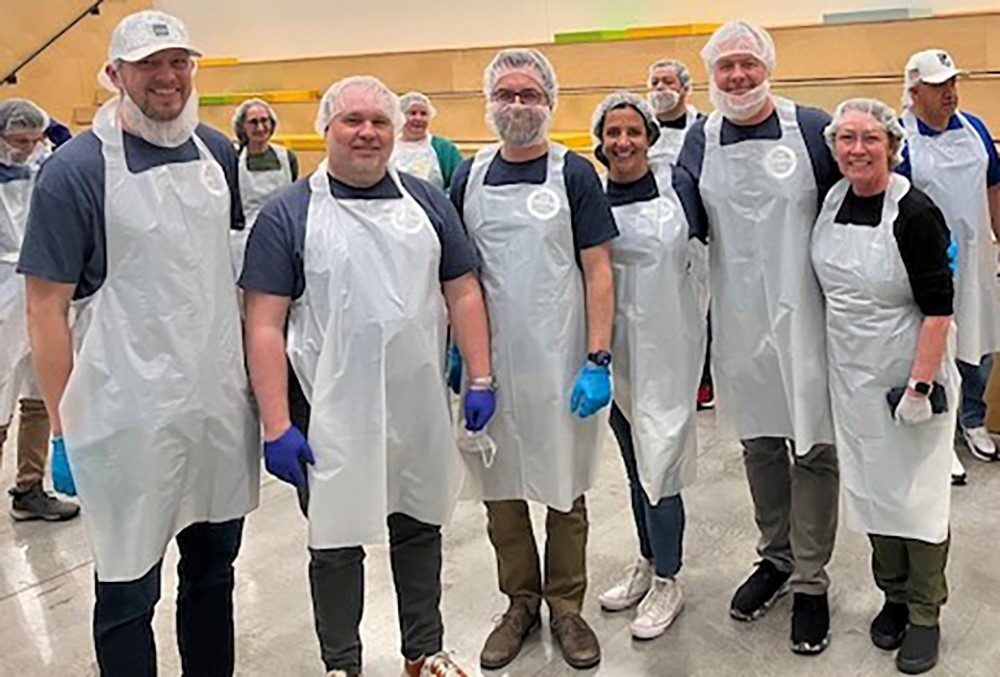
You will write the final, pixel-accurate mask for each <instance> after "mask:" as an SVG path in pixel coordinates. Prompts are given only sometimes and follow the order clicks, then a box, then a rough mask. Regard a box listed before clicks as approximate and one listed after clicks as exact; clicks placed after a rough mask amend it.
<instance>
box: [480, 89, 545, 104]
mask: <svg viewBox="0 0 1000 677" xmlns="http://www.w3.org/2000/svg"><path fill="white" fill-rule="evenodd" d="M490 98H492V99H493V100H494V101H499V102H500V103H514V101H515V100H517V99H520V100H521V103H523V104H524V105H525V106H537V105H538V104H540V103H542V102H543V101H544V100H545V94H544V93H542V92H540V91H538V90H537V89H521V90H514V89H497V90H494V92H493V93H492V94H491V95H490Z"/></svg>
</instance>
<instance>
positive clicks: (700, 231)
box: [608, 171, 708, 242]
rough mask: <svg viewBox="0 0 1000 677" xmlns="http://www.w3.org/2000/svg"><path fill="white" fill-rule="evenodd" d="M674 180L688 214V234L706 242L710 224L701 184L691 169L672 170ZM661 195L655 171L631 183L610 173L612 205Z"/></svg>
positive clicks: (609, 183) (647, 199)
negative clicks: (699, 197)
mask: <svg viewBox="0 0 1000 677" xmlns="http://www.w3.org/2000/svg"><path fill="white" fill-rule="evenodd" d="M670 183H671V184H672V185H673V189H674V192H675V193H677V197H678V199H679V200H680V202H681V207H682V208H683V209H684V215H685V216H686V217H687V222H688V237H696V238H698V239H699V240H701V241H702V242H705V241H706V239H707V237H708V224H707V223H706V222H705V211H704V210H703V209H702V207H701V202H700V201H699V199H698V187H697V186H696V185H694V181H693V180H692V179H691V175H690V174H688V173H687V172H676V171H675V172H671V177H670ZM659 196H660V188H659V186H658V185H657V183H656V176H655V175H654V174H653V172H652V171H649V172H646V173H645V174H643V176H642V178H641V179H639V180H637V181H633V182H631V183H616V182H614V181H612V180H611V177H608V201H610V202H611V206H612V207H621V206H624V205H630V204H633V203H635V202H649V201H650V200H655V199H656V198H658V197H659Z"/></svg>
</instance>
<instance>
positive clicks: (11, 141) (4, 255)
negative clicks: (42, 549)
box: [0, 99, 80, 521]
mask: <svg viewBox="0 0 1000 677" xmlns="http://www.w3.org/2000/svg"><path fill="white" fill-rule="evenodd" d="M48 125H49V116H48V115H47V114H46V113H45V111H43V110H42V109H41V108H39V107H38V106H37V105H36V104H35V103H34V102H32V101H28V100H26V99H9V100H7V101H3V102H0V458H2V456H3V445H4V442H6V441H7V431H8V430H9V429H10V424H11V422H12V420H13V416H14V411H15V409H16V408H17V406H18V404H20V422H19V426H18V434H17V474H16V477H15V479H14V487H13V488H12V489H11V490H10V497H11V505H10V515H11V517H13V518H14V519H15V520H18V521H23V520H37V519H42V520H48V521H61V520H68V519H71V518H73V517H76V516H77V514H79V512H80V506H78V505H76V504H75V503H71V502H69V501H63V500H60V499H58V498H56V497H55V496H52V495H51V494H49V493H48V492H46V491H45V488H44V487H43V485H42V479H43V478H44V476H45V463H46V460H47V458H48V451H49V417H48V414H46V412H45V402H44V400H42V393H41V391H40V390H39V386H38V380H37V378H36V377H35V366H34V361H33V360H32V355H31V345H30V343H29V340H28V326H27V319H26V317H25V307H24V304H25V299H24V280H23V279H21V278H20V277H18V275H17V271H16V268H17V259H18V257H19V255H20V252H21V243H22V241H23V240H24V228H25V224H26V223H27V221H28V206H29V205H30V204H31V193H32V190H33V188H34V185H35V175H36V173H37V171H38V167H37V165H35V164H34V162H33V158H35V156H36V151H37V149H38V147H39V146H40V145H41V144H43V143H44V142H45V141H44V135H45V130H46V129H47V128H48ZM53 466H54V468H55V469H56V472H59V471H61V470H62V469H63V468H65V467H66V459H65V456H60V457H59V458H53Z"/></svg>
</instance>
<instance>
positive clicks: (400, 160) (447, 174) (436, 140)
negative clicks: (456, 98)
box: [392, 92, 462, 190]
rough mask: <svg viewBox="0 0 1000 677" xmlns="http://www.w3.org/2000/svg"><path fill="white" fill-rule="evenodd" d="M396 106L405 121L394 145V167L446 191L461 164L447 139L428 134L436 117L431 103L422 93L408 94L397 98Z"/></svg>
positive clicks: (454, 147) (456, 150)
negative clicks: (397, 104) (397, 103)
mask: <svg viewBox="0 0 1000 677" xmlns="http://www.w3.org/2000/svg"><path fill="white" fill-rule="evenodd" d="M399 107H400V110H401V111H402V113H403V117H404V119H405V120H406V122H405V123H404V124H403V129H402V130H401V131H400V133H399V138H397V139H396V144H395V145H394V146H393V150H392V162H393V164H395V165H396V169H398V170H399V171H401V172H406V173H408V174H413V175H414V176H418V177H420V178H421V179H424V180H426V181H428V182H429V183H430V184H431V185H432V186H436V187H437V188H440V189H442V190H446V189H447V188H448V187H449V186H451V177H452V175H453V174H454V173H455V170H456V169H458V166H459V165H460V164H462V154H461V153H460V152H459V150H458V147H457V146H455V144H453V143H452V142H451V141H449V140H448V139H446V138H444V137H441V136H434V135H433V134H431V132H430V128H431V120H432V119H433V118H434V116H436V115H437V110H435V108H434V104H432V103H431V100H430V99H429V98H427V95H425V94H422V93H420V92H407V93H406V94H404V95H403V96H401V97H400V98H399Z"/></svg>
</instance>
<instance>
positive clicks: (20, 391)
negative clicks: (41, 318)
mask: <svg viewBox="0 0 1000 677" xmlns="http://www.w3.org/2000/svg"><path fill="white" fill-rule="evenodd" d="M34 184H35V172H34V171H33V170H32V171H30V172H29V173H28V175H27V176H25V178H23V179H15V180H13V181H8V182H6V183H0V426H2V425H6V424H7V423H9V422H10V419H11V416H13V414H14V409H15V407H16V406H17V400H18V398H19V397H31V398H36V399H41V394H40V391H39V390H38V383H37V381H36V379H35V370H34V366H33V363H32V360H31V345H30V343H29V341H28V323H27V318H26V316H25V300H24V298H25V297H24V278H23V277H22V276H20V275H18V274H17V272H16V269H17V260H18V257H19V256H20V253H21V242H22V241H23V240H24V227H25V224H26V223H27V221H28V207H29V203H30V201H31V190H32V188H33V187H34Z"/></svg>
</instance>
